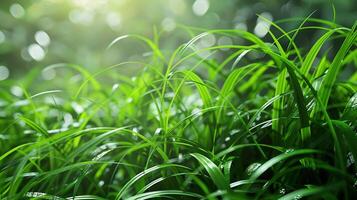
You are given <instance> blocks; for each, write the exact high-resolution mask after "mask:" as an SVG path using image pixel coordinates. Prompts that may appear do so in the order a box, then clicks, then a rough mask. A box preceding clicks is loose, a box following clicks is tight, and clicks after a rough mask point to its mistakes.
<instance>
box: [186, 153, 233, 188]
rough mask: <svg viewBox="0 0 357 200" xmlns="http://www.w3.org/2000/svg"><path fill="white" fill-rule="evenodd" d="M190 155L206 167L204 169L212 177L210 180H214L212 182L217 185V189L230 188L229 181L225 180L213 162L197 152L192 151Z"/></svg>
mask: <svg viewBox="0 0 357 200" xmlns="http://www.w3.org/2000/svg"><path fill="white" fill-rule="evenodd" d="M190 155H191V156H193V157H194V158H196V160H198V162H199V163H200V164H201V165H202V166H203V167H204V168H205V169H206V171H207V172H208V174H209V175H210V177H211V178H212V181H213V182H214V184H215V185H216V186H217V188H218V189H221V190H229V189H230V187H229V183H228V182H227V180H226V178H225V177H224V175H223V173H222V172H221V170H220V169H219V168H218V167H217V165H216V164H214V163H213V162H212V161H211V160H210V159H208V158H207V157H205V156H203V155H201V154H199V153H192V154H190Z"/></svg>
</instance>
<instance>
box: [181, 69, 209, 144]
mask: <svg viewBox="0 0 357 200" xmlns="http://www.w3.org/2000/svg"><path fill="white" fill-rule="evenodd" d="M182 73H183V74H184V75H185V79H186V78H188V79H189V80H191V81H193V82H194V84H195V86H196V88H197V90H198V93H199V95H200V97H201V99H202V102H203V109H207V108H210V107H211V106H212V97H211V94H210V92H209V90H208V88H207V85H206V84H205V83H204V82H203V80H202V79H201V78H200V77H199V76H198V75H197V74H195V73H194V72H193V71H188V70H186V71H182ZM210 120H211V121H212V118H211V117H210ZM212 134H213V133H211V131H208V132H207V134H204V135H203V137H202V138H204V141H205V142H204V145H205V147H208V148H210V147H211V146H212V143H213V141H212V139H213V136H212Z"/></svg>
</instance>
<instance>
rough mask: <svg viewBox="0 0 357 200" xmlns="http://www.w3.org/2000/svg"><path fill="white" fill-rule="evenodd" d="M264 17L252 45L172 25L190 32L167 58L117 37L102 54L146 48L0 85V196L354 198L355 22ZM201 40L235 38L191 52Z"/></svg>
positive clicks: (242, 36) (229, 33)
mask: <svg viewBox="0 0 357 200" xmlns="http://www.w3.org/2000/svg"><path fill="white" fill-rule="evenodd" d="M307 22H308V24H309V25H305V23H307ZM269 23H271V24H272V27H274V29H273V30H271V31H270V32H269V37H268V38H267V39H266V40H265V41H263V40H262V39H260V38H258V37H257V36H255V35H253V34H251V33H249V32H245V31H240V30H202V29H198V28H193V27H183V30H188V33H194V34H195V35H197V36H196V37H193V38H192V39H191V40H189V41H188V42H187V43H185V44H182V45H181V46H179V47H178V48H177V49H176V50H174V51H172V52H171V53H168V52H165V51H162V49H160V47H159V46H160V45H159V40H158V39H155V40H150V39H148V38H145V37H143V36H139V35H128V36H122V37H119V38H117V39H115V40H114V41H113V42H112V43H111V44H110V45H109V47H108V48H117V46H116V45H118V43H120V42H121V40H123V39H126V40H127V39H134V40H139V41H142V42H144V43H145V44H147V46H148V48H150V52H149V54H148V55H150V56H149V57H146V58H144V59H143V60H142V61H130V62H124V63H120V64H117V65H113V66H110V67H107V68H105V69H102V70H100V71H98V72H96V73H91V72H88V71H86V69H85V68H83V67H80V66H77V65H74V64H56V65H52V66H49V67H46V68H45V69H42V72H43V71H46V70H55V71H56V72H57V74H59V76H60V77H61V78H58V80H53V81H51V83H50V84H42V83H43V82H40V81H39V80H40V78H39V75H40V73H41V70H39V69H37V68H35V69H33V71H31V72H30V73H29V74H28V75H26V76H25V77H24V78H22V79H21V80H16V81H17V82H20V84H19V86H16V87H17V88H15V89H17V90H19V88H18V87H21V90H20V93H19V92H17V93H16V92H15V93H14V85H17V84H18V83H15V81H14V80H8V81H6V82H5V81H4V82H3V83H2V85H1V89H0V90H1V93H0V100H1V121H0V127H1V130H0V131H1V135H0V136H1V138H0V145H1V149H0V155H1V156H0V197H1V199H24V198H27V199H151V198H177V199H197V198H206V199H222V198H223V199H278V198H280V199H299V198H303V197H306V198H311V199H319V198H323V199H352V198H353V197H356V195H357V193H356V181H357V180H356V172H357V171H356V163H355V159H356V158H357V157H356V156H357V149H356V144H357V135H356V131H355V130H356V121H357V120H356V116H357V114H356V98H357V96H356V78H357V74H356V72H355V69H356V62H357V59H356V58H357V57H356V55H357V54H356V49H355V47H356V37H357V31H356V25H354V26H353V27H352V28H346V27H341V26H339V25H337V24H334V23H332V22H326V21H323V20H318V19H312V18H307V19H305V20H304V21H303V22H302V23H301V25H300V26H299V27H298V28H297V29H293V30H290V31H285V30H283V29H281V28H280V24H281V23H285V22H284V21H281V22H277V23H273V22H269ZM289 23H290V22H289ZM311 30H313V31H320V32H321V36H320V37H319V38H318V39H316V41H314V43H313V44H312V45H311V46H300V45H299V43H298V42H297V39H298V38H299V35H300V34H301V35H302V34H308V33H309V31H311ZM208 35H215V36H224V37H230V38H231V39H232V40H233V41H235V43H234V44H226V45H224V44H220V45H214V46H208V47H204V48H197V45H196V44H197V43H198V42H199V41H200V40H204V39H205V37H207V36H208ZM155 38H159V36H156V37H155ZM131 67H136V68H137V67H139V68H140V70H139V71H138V72H137V73H136V74H135V75H134V76H133V77H129V76H123V75H121V73H120V72H122V71H123V70H125V69H129V68H131ZM351 71H352V73H350V72H351ZM11 91H12V93H11Z"/></svg>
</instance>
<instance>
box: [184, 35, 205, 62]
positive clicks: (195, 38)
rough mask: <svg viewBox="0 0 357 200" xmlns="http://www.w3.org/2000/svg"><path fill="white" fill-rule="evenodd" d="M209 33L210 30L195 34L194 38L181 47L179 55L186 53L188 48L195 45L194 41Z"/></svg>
mask: <svg viewBox="0 0 357 200" xmlns="http://www.w3.org/2000/svg"><path fill="white" fill-rule="evenodd" d="M208 34H209V33H208V32H203V33H201V34H199V35H197V36H195V37H194V38H192V39H191V40H189V41H188V42H187V43H186V44H185V45H184V46H183V47H182V48H181V49H180V51H179V52H178V55H179V56H181V55H183V54H184V53H185V51H186V49H187V48H189V47H191V46H192V45H193V43H195V42H196V41H197V40H199V39H200V38H202V37H204V36H206V35H208Z"/></svg>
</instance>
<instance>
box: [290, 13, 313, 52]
mask: <svg viewBox="0 0 357 200" xmlns="http://www.w3.org/2000/svg"><path fill="white" fill-rule="evenodd" d="M315 12H316V10H314V11H313V12H312V13H310V14H309V15H308V16H307V17H306V18H305V19H304V20H303V21H302V22H301V24H300V25H299V27H298V28H297V29H296V30H295V32H294V35H293V36H292V37H291V39H290V38H289V45H288V48H287V51H289V50H290V46H291V45H295V42H294V41H295V38H296V36H297V34H298V33H299V32H300V30H301V29H302V27H303V26H304V24H305V23H306V22H307V21H308V19H310V18H311V16H312V15H313V14H314V13H315ZM286 34H287V35H289V34H288V33H286ZM284 35H285V34H284ZM294 48H295V50H296V51H299V50H298V49H297V47H295V46H294Z"/></svg>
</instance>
